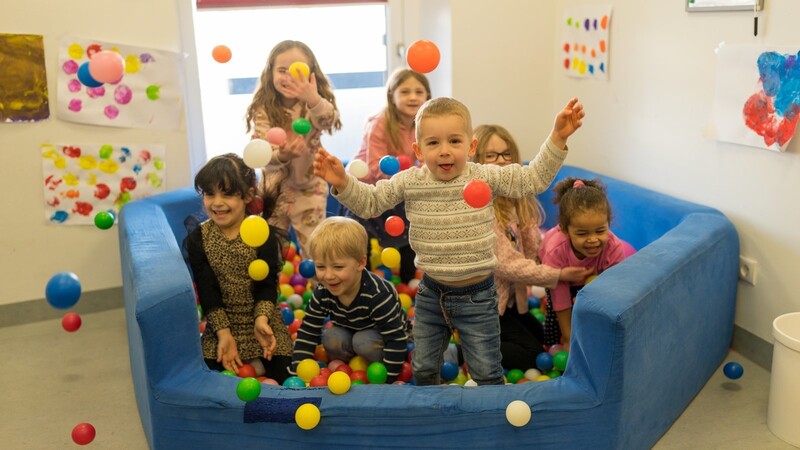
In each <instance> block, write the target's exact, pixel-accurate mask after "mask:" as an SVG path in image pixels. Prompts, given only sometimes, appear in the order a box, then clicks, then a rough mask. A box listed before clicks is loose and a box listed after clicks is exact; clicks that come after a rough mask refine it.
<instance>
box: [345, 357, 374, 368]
mask: <svg viewBox="0 0 800 450" xmlns="http://www.w3.org/2000/svg"><path fill="white" fill-rule="evenodd" d="M347 365H348V366H350V368H351V369H353V370H364V371H366V370H367V367H368V366H369V362H368V361H367V360H366V358H364V357H363V356H361V355H356V356H353V357H352V358H350V362H349V363H348V364H347Z"/></svg>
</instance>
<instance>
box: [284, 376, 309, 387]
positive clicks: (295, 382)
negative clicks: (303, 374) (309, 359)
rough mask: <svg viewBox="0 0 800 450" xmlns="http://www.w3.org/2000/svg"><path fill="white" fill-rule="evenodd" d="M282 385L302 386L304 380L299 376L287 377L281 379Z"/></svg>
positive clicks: (304, 385)
mask: <svg viewBox="0 0 800 450" xmlns="http://www.w3.org/2000/svg"><path fill="white" fill-rule="evenodd" d="M283 386H284V387H292V388H304V387H306V382H305V381H303V380H302V379H300V377H289V378H287V379H285V380H283Z"/></svg>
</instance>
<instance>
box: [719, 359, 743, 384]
mask: <svg viewBox="0 0 800 450" xmlns="http://www.w3.org/2000/svg"><path fill="white" fill-rule="evenodd" d="M722 373H724V374H725V376H726V377H728V378H730V379H731V380H738V379H739V378H741V377H742V375H743V374H744V367H742V365H741V364H739V363H737V362H733V361H731V362H729V363H728V364H725V367H723V368H722Z"/></svg>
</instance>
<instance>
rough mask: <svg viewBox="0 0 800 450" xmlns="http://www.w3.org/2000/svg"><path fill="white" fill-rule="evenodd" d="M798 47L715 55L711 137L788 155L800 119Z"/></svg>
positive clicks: (731, 48) (733, 48)
mask: <svg viewBox="0 0 800 450" xmlns="http://www.w3.org/2000/svg"><path fill="white" fill-rule="evenodd" d="M799 57H800V47H798V46H794V47H768V46H763V45H723V46H721V47H719V48H718V49H717V67H716V70H717V74H716V92H715V95H714V108H713V110H714V112H713V127H712V128H711V137H712V138H714V139H717V140H720V141H725V142H733V143H736V144H742V145H748V146H751V147H759V148H764V149H769V150H773V151H781V152H782V151H785V150H786V146H787V145H788V144H789V141H791V139H792V137H793V136H794V134H795V128H796V127H797V121H798V118H800V61H798V58H799Z"/></svg>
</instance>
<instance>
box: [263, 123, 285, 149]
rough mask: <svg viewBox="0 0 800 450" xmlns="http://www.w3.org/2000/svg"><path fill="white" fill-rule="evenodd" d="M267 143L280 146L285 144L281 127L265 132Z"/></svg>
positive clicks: (283, 131)
mask: <svg viewBox="0 0 800 450" xmlns="http://www.w3.org/2000/svg"><path fill="white" fill-rule="evenodd" d="M267 142H269V143H270V144H272V145H277V146H279V147H280V146H281V145H283V144H285V143H286V130H284V129H283V128H281V127H272V128H270V129H269V130H267Z"/></svg>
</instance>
